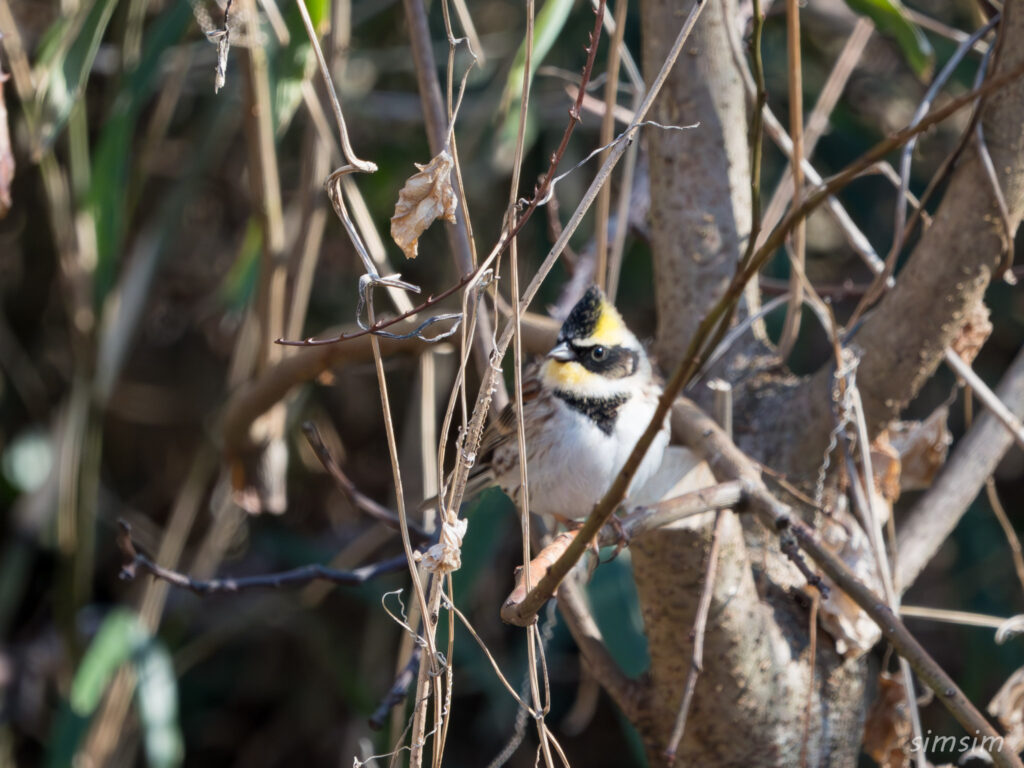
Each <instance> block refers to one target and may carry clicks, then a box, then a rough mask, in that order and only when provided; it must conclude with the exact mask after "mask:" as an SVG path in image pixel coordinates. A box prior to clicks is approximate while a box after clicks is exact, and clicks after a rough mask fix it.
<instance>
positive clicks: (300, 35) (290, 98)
mask: <svg viewBox="0 0 1024 768" xmlns="http://www.w3.org/2000/svg"><path fill="white" fill-rule="evenodd" d="M289 6H290V7H289V9H288V12H287V14H286V16H285V24H286V25H287V27H288V38H289V39H288V45H287V46H285V47H284V48H282V49H281V50H279V51H278V52H277V53H276V54H275V55H274V58H273V63H272V64H271V67H270V77H271V87H272V88H273V112H274V130H275V131H276V132H277V135H278V136H280V135H281V134H282V133H284V131H285V129H286V128H287V127H288V124H289V123H290V122H291V119H292V117H294V115H295V111H296V110H297V109H298V107H299V104H300V103H301V102H302V81H303V80H305V79H307V78H308V77H309V76H310V75H311V74H312V72H313V66H314V60H313V46H312V45H311V44H310V42H309V37H308V36H307V35H306V28H305V26H303V24H302V17H301V15H300V14H299V10H298V7H297V6H296V5H295V3H290V4H289ZM306 8H307V9H308V10H309V18H310V19H311V20H312V22H313V29H316V30H319V29H320V28H321V27H322V26H323V25H324V23H325V22H326V20H327V13H328V10H329V5H328V1H327V0H306Z"/></svg>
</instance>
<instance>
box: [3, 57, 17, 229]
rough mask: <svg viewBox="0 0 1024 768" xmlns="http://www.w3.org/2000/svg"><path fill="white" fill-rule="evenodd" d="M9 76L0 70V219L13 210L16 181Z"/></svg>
mask: <svg viewBox="0 0 1024 768" xmlns="http://www.w3.org/2000/svg"><path fill="white" fill-rule="evenodd" d="M9 77H10V75H5V74H4V73H3V71H0V219H2V218H3V217H4V216H6V215H7V212H8V211H9V210H11V182H12V181H14V152H12V151H11V132H10V130H9V129H8V125H7V105H6V104H5V103H4V82H5V81H6V80H7V79H8V78H9Z"/></svg>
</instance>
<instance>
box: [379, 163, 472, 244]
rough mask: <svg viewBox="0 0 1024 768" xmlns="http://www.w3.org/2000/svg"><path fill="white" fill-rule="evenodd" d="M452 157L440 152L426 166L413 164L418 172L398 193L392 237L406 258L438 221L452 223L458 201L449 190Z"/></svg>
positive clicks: (451, 190)
mask: <svg viewBox="0 0 1024 768" xmlns="http://www.w3.org/2000/svg"><path fill="white" fill-rule="evenodd" d="M452 165H453V162H452V156H451V155H449V154H448V153H447V152H446V151H444V150H441V152H440V153H439V154H438V155H437V156H436V157H435V158H434V159H433V160H431V161H430V162H429V163H427V164H426V165H420V164H419V163H416V167H417V168H419V169H420V172H419V173H417V174H414V175H412V176H410V177H409V178H408V179H407V180H406V182H405V186H403V187H402V191H401V192H399V193H398V202H397V203H396V204H395V215H394V216H392V217H391V237H392V239H393V240H394V241H395V242H396V243H397V244H398V246H399V247H400V248H401V249H402V250H403V251H404V252H405V256H406V258H408V259H415V258H416V255H417V253H418V251H417V249H418V247H419V237H420V235H422V234H423V232H424V231H425V230H426V229H427V227H429V226H430V225H431V224H433V223H434V221H436V220H437V219H439V218H443V219H444V220H445V221H448V222H451V223H455V209H456V207H457V206H458V199H457V198H456V197H455V190H454V189H452V182H451V172H452Z"/></svg>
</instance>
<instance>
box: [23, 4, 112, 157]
mask: <svg viewBox="0 0 1024 768" xmlns="http://www.w3.org/2000/svg"><path fill="white" fill-rule="evenodd" d="M116 5H117V0H99V2H95V3H92V4H90V3H83V5H82V6H81V8H80V10H79V12H78V14H77V15H76V16H75V17H74V18H73V19H71V20H68V19H65V18H61V19H58V20H57V21H56V22H55V24H54V29H53V31H52V32H51V33H50V34H49V35H48V36H47V43H48V44H47V45H46V47H45V49H44V51H43V54H42V55H41V57H40V60H41V61H40V63H42V64H44V65H45V66H44V67H42V71H43V72H44V75H45V79H44V81H43V89H42V92H41V93H40V95H39V98H38V99H37V101H36V113H37V115H38V117H39V120H40V127H39V146H38V147H37V151H42V150H46V149H48V148H49V147H50V145H51V144H52V143H53V141H54V139H56V138H57V136H58V135H60V132H61V131H62V130H63V129H64V125H65V124H66V123H67V120H68V117H69V116H70V115H71V107H72V106H73V105H74V103H75V101H77V100H78V99H79V98H80V97H81V95H82V93H83V91H84V90H85V84H86V83H87V82H88V80H89V73H90V72H91V71H92V64H93V60H94V59H95V58H96V52H97V51H98V50H99V47H100V41H101V40H102V39H103V33H104V32H105V31H106V29H107V24H108V23H109V22H110V17H111V15H112V14H113V13H114V7H115V6H116ZM37 69H38V65H37Z"/></svg>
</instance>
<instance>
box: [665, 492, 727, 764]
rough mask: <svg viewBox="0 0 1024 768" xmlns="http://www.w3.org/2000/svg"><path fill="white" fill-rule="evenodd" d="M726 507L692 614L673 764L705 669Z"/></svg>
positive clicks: (670, 752)
mask: <svg viewBox="0 0 1024 768" xmlns="http://www.w3.org/2000/svg"><path fill="white" fill-rule="evenodd" d="M725 515H726V510H724V509H720V510H718V512H716V513H715V524H714V526H713V527H712V529H711V546H710V548H709V549H708V560H707V566H706V568H705V571H704V585H703V586H702V587H701V593H700V602H698V603H697V613H696V615H695V616H694V617H693V631H692V633H691V637H692V638H693V652H692V654H691V656H690V671H689V673H688V674H687V675H686V685H685V686H684V688H683V699H682V702H681V703H680V704H679V712H678V713H677V714H676V722H675V725H674V726H673V728H672V735H671V737H670V738H669V740H668V746H667V747H666V748H665V762H666V763H667V764H668V765H670V766H671V765H673V764H674V763H675V761H676V750H677V749H678V748H679V743H680V742H681V741H682V740H683V733H685V731H686V719H687V716H688V715H689V713H690V704H691V703H692V701H693V694H694V692H695V691H696V690H697V677H698V676H699V675H700V673H701V672H703V671H704V633H705V631H706V630H707V626H708V613H709V612H710V611H711V597H712V595H713V594H714V587H715V572H716V571H717V570H718V552H719V549H720V548H721V544H722V525H723V521H724V520H725Z"/></svg>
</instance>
